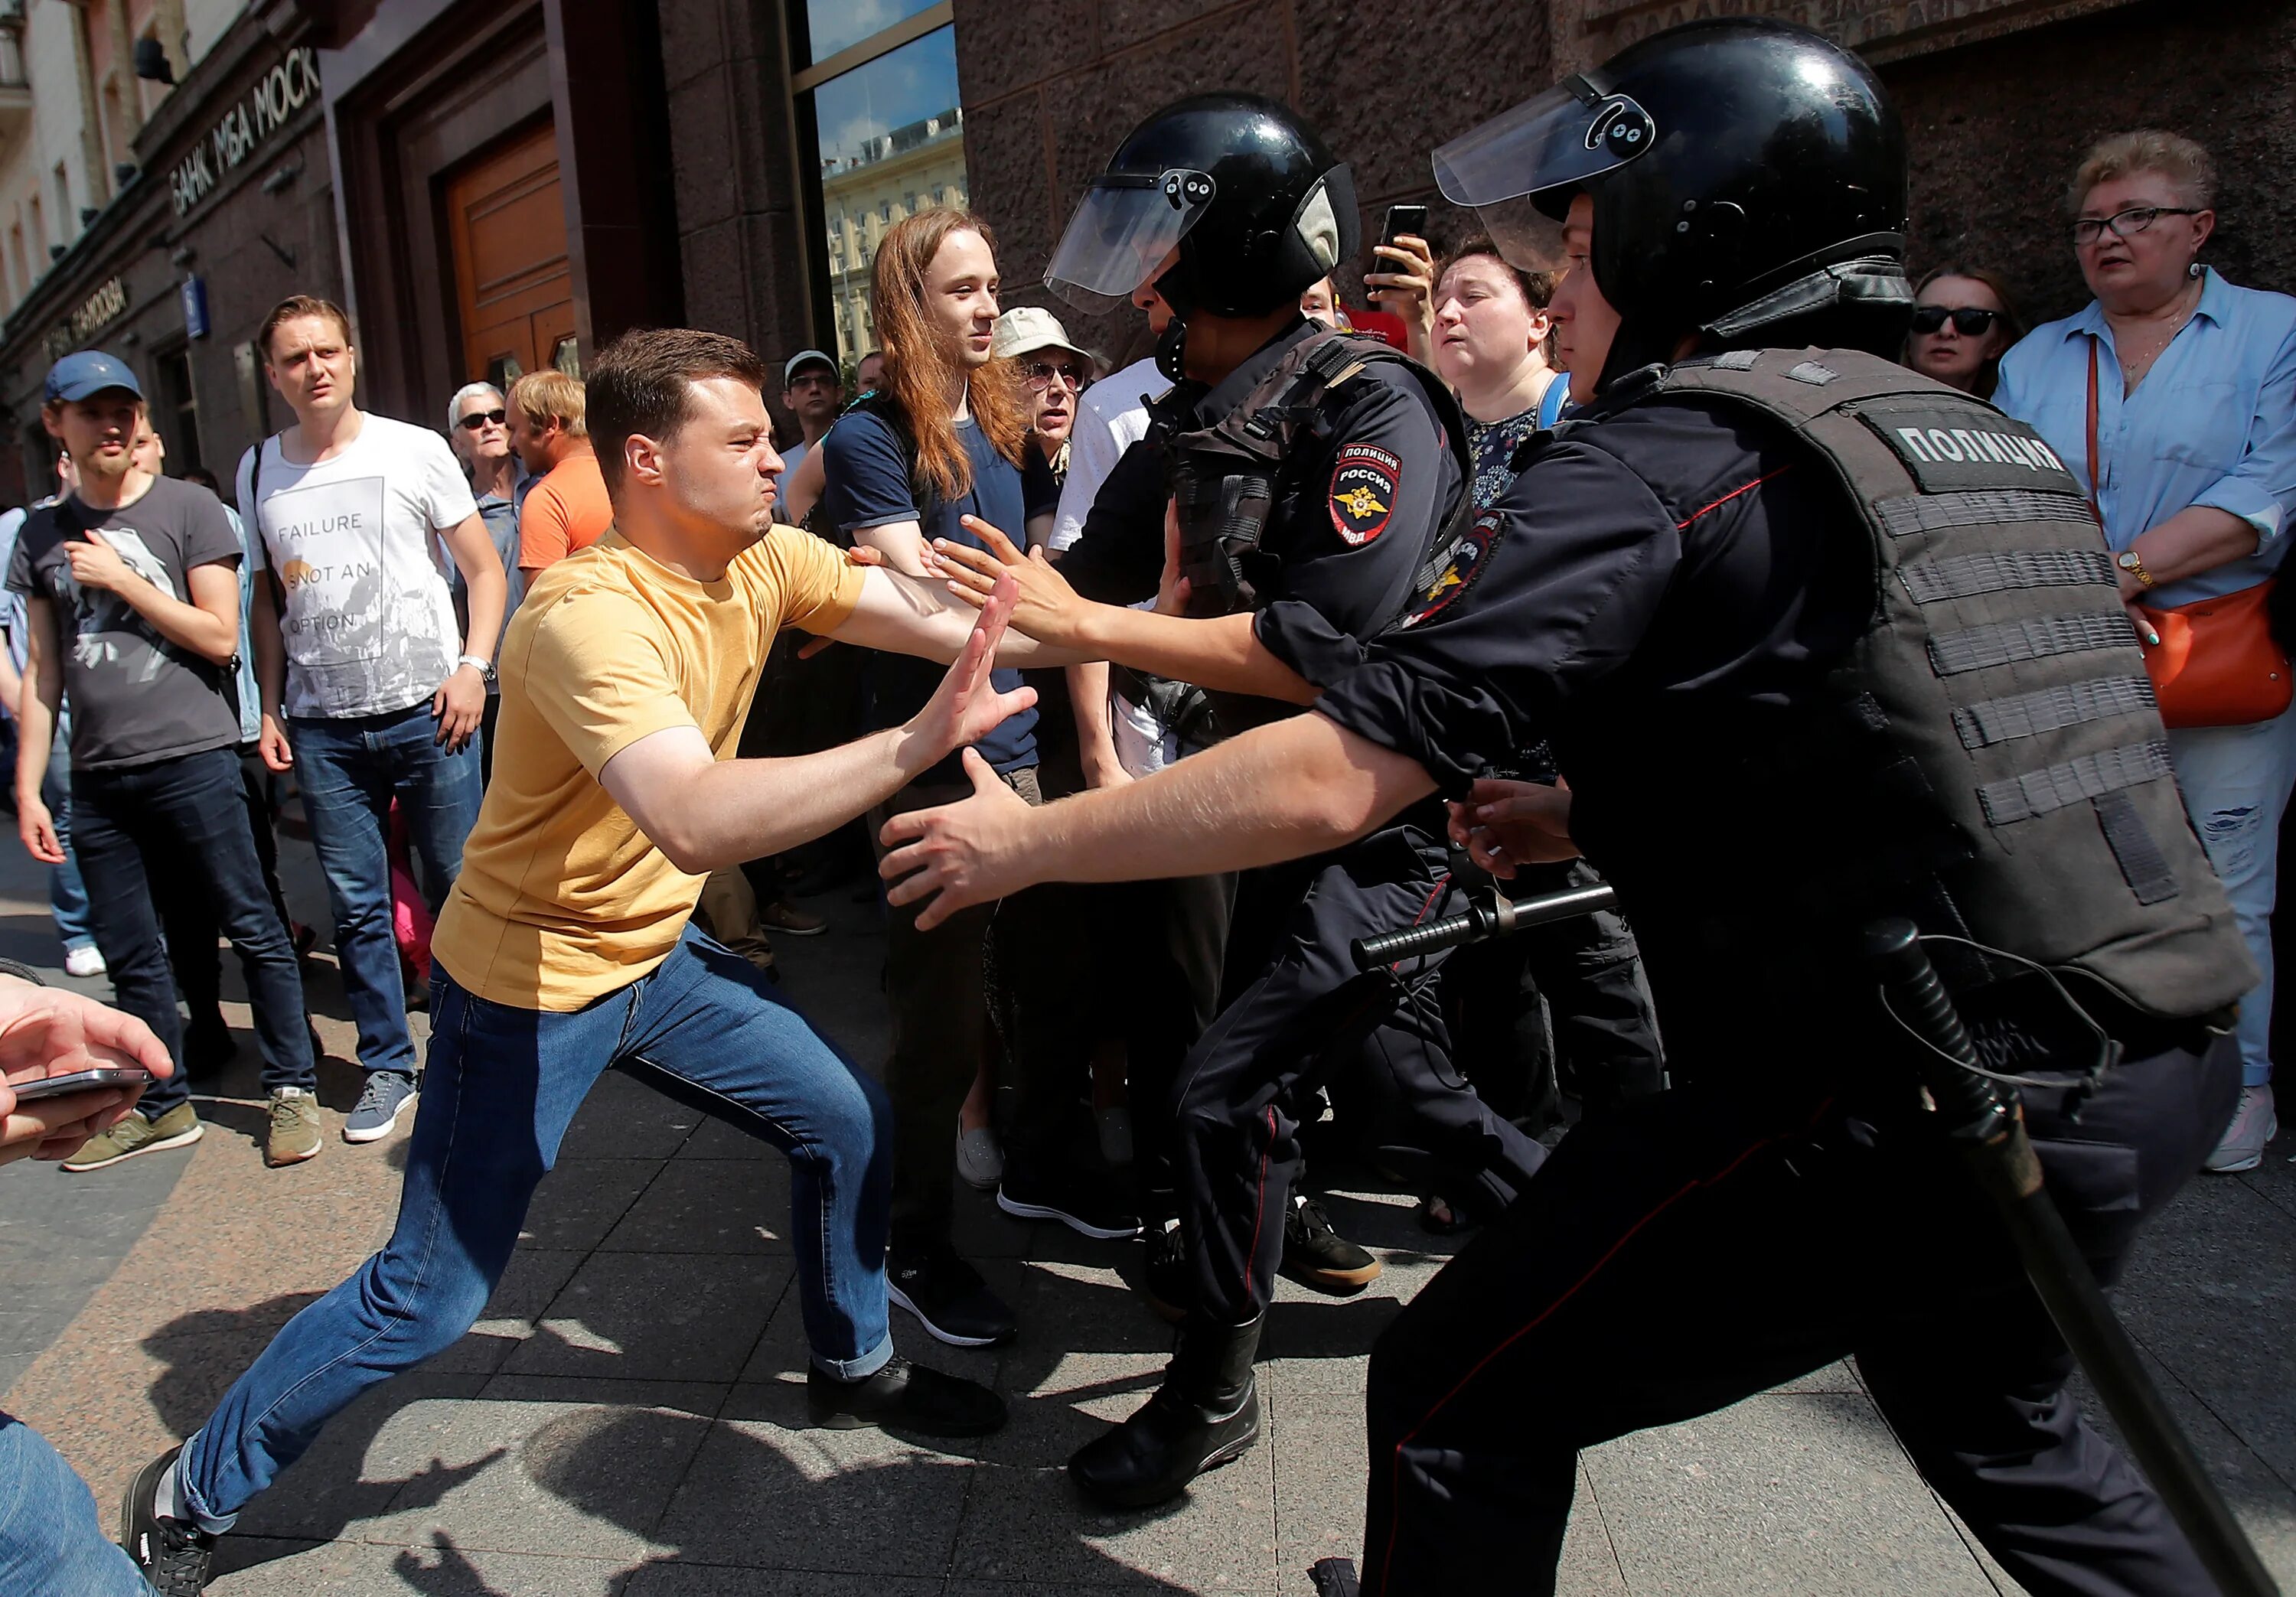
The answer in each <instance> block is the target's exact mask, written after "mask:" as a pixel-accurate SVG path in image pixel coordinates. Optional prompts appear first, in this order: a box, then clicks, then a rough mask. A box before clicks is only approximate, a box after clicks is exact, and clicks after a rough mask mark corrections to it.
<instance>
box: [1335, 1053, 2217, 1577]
mask: <svg viewBox="0 0 2296 1597" xmlns="http://www.w3.org/2000/svg"><path fill="white" fill-rule="evenodd" d="M1877 1043H1878V1039H1875V1038H1874V1037H1872V1036H1866V1037H1857V1038H1845V1040H1844V1044H1843V1046H1842V1048H1841V1058H1842V1059H1843V1060H1844V1061H1846V1062H1848V1061H1856V1062H1857V1063H1858V1066H1859V1068H1861V1069H1868V1070H1872V1071H1876V1072H1878V1071H1880V1070H1882V1069H1889V1068H1890V1066H1888V1065H1886V1064H1884V1063H1883V1062H1882V1055H1883V1050H1882V1047H1880V1046H1879V1045H1877ZM1866 1061H1871V1062H1870V1063H1868V1062H1866ZM2239 1081H2240V1071H2239V1060H2238V1056H2237V1051H2236V1050H2235V1049H2233V1048H2230V1047H2227V1046H2225V1045H2223V1044H2222V1043H2221V1042H2220V1043H2219V1044H2218V1046H2216V1047H2213V1048H2210V1050H2209V1051H2208V1052H2207V1053H2206V1055H2205V1056H2202V1055H2201V1054H2196V1053H2192V1052H2156V1053H2154V1054H2153V1056H2152V1057H2149V1058H2146V1059H2144V1060H2141V1061H2136V1062H2133V1063H2126V1064H2123V1065H2122V1066H2120V1068H2119V1069H2117V1070H2115V1071H2114V1072H2113V1073H2112V1074H2111V1075H2110V1076H2108V1077H2106V1080H2105V1083H2104V1085H2103V1087H2102V1089H2101V1090H2100V1091H2099V1092H2098V1093H2097V1094H2096V1095H2095V1097H2094V1098H2093V1099H2091V1101H2090V1102H2089V1103H2088V1105H2087V1108H2086V1109H2085V1110H2083V1111H2082V1113H2081V1115H2080V1118H2079V1123H2078V1124H2070V1123H2068V1121H2067V1118H2066V1116H2065V1113H2064V1102H2063V1095H2062V1093H2054V1092H2037V1091H2032V1090H2028V1092H2027V1093H2026V1095H2025V1097H2026V1115H2027V1118H2028V1122H2029V1124H2030V1126H2031V1129H2032V1132H2033V1135H2034V1142H2035V1145H2036V1147H2037V1148H2038V1150H2039V1151H2040V1155H2041V1163H2042V1165H2043V1167H2044V1168H2045V1169H2046V1173H2047V1181H2048V1185H2049V1189H2050V1191H2051V1192H2052V1194H2053V1195H2054V1199H2055V1201H2056V1204H2057V1207H2058V1208H2059V1209H2060V1210H2062V1212H2063V1214H2064V1216H2065V1220H2066V1222H2067V1224H2069V1225H2070V1227H2071V1230H2072V1233H2073V1235H2074V1237H2075V1238H2076V1239H2077V1240H2078V1241H2079V1243H2080V1245H2081V1248H2082V1251H2083V1252H2084V1253H2086V1254H2087V1256H2088V1257H2089V1258H2090V1260H2091V1262H2092V1263H2093V1264H2094V1265H2095V1267H2096V1269H2097V1272H2098V1274H2099V1276H2100V1278H2101V1279H2103V1280H2104V1281H2106V1282H2110V1281H2111V1280H2112V1278H2113V1276H2114V1275H2115V1274H2117V1272H2118V1270H2119V1267H2120V1263H2121V1261H2122V1260H2123V1259H2124V1258H2125V1257H2126V1256H2127V1254H2128V1248H2129V1245H2130V1243H2131V1241H2133V1240H2134V1238H2135V1235H2136V1230H2137V1228H2138V1226H2139V1225H2140V1224H2142V1223H2143V1221H2144V1219H2145V1218H2146V1217H2147V1216H2150V1215H2152V1214H2153V1213H2154V1212H2156V1211H2157V1210H2158V1209H2159V1208H2161V1205H2162V1204H2164V1203H2165V1202H2167V1200H2169V1196H2170V1195H2171V1194H2172V1193H2173V1192H2175V1191H2176V1190H2177V1187H2178V1186H2180V1185H2181V1184H2182V1183H2184V1181H2185V1178H2186V1177H2187V1176H2188V1175H2191V1174H2192V1173H2193V1172H2194V1171H2196V1170H2197V1169H2199V1167H2200V1165H2201V1161H2202V1159H2203V1158H2205V1157H2206V1156H2207V1153H2208V1151H2209V1150H2210V1147H2211V1146H2212V1145H2213V1144H2214V1142H2215V1139H2216V1136H2217V1134H2218V1131H2219V1130H2220V1129H2221V1128H2222V1127H2223V1126H2224V1125H2225V1124H2226V1122H2227V1121H2228V1120H2229V1118H2231V1113H2232V1109H2233V1104H2234V1101H2235V1096H2236V1094H2237V1092H2238V1089H2239ZM1845 1355H1848V1356H1852V1357H1854V1358H1855V1359H1856V1360H1857V1368H1858V1372H1859V1373H1860V1375H1861V1376H1862V1377H1863V1379H1864V1381H1865V1384H1866V1389H1867V1390H1868V1391H1869V1392H1870V1393H1871V1394H1872V1395H1873V1397H1874V1402H1875V1403H1876V1404H1877V1405H1879V1406H1880V1408H1881V1411H1882V1414H1883V1416H1884V1417H1885V1418H1886V1419H1887V1420H1888V1421H1889V1422H1890V1426H1891V1427H1892V1428H1893V1429H1895V1430H1896V1431H1897V1434H1898V1438H1899V1439H1900V1440H1901V1441H1902V1442H1903V1443H1904V1445H1905V1447H1906V1450H1907V1453H1908V1454H1910V1455H1911V1457H1912V1458H1913V1461H1914V1462H1915V1465H1916V1466H1917V1467H1918V1468H1919V1469H1920V1470H1921V1471H1922V1473H1923V1476H1924V1477H1926V1478H1927V1479H1928V1480H1929V1483H1930V1484H1931V1486H1934V1487H1935V1488H1936V1489H1937V1491H1938V1493H1939V1495H1940V1496H1942V1497H1943V1498H1944V1499H1945V1500H1946V1502H1948V1503H1950V1504H1952V1505H1953V1507H1954V1509H1955V1510H1956V1511H1958V1512H1959V1513H1960V1515H1961V1516H1962V1518H1963V1519H1965V1520H1966V1521H1967V1522H1968V1523H1969V1525H1970V1527H1972V1529H1973V1530H1974V1531H1975V1532H1976V1533H1977V1536H1978V1537H1979V1538H1980V1540H1981V1541H1982V1542H1983V1543H1984V1544H1985V1545H1986V1547H1987V1549H1988V1550H1989V1551H1990V1552H1992V1554H1993V1556H1994V1557H1995V1558H1997V1559H1998V1560H2000V1561H2001V1564H2002V1566H2003V1567H2004V1568H2006V1569H2007V1570H2008V1572H2009V1573H2010V1574H2011V1575H2012V1576H2013V1577H2015V1578H2016V1579H2017V1580H2018V1581H2019V1582H2021V1584H2022V1585H2023V1587H2024V1589H2025V1590H2027V1591H2028V1592H2030V1593H2034V1594H2035V1597H2055V1594H2058V1593H2081V1594H2083V1597H2105V1594H2107V1593H2111V1594H2113V1597H2122V1594H2135V1593H2142V1594H2143V1597H2171V1594H2172V1593H2173V1594H2177V1597H2184V1594H2187V1593H2200V1592H2207V1591H2210V1590H2213V1589H2214V1588H2213V1587H2212V1586H2211V1585H2210V1583H2209V1580H2208V1578H2207V1577H2206V1576H2205V1574H2203V1572H2202V1568H2201V1567H2200V1564H2199V1562H2198V1561H2197V1560H2195V1558H2194V1555H2193V1552H2192V1551H2191V1549H2190V1547H2189V1546H2188V1545H2187V1544H2186V1543H2185V1539H2184V1537H2183V1536H2182V1534H2181V1533H2180V1532H2179V1531H2178V1530H2177V1527H2176V1525H2175V1524H2174V1522H2173V1521H2171V1520H2170V1519H2169V1516H2168V1513H2167V1511H2166V1510H2164V1509H2163V1508H2162V1506H2161V1503H2160V1500H2159V1499H2158V1498H2157V1497H2155V1496H2154V1495H2153V1493H2152V1491H2151V1489H2150V1488H2149V1487H2148V1486H2145V1485H2144V1482H2143V1481H2142V1480H2141V1479H2140V1478H2138V1477H2137V1476H2136V1473H2135V1471H2134V1470H2132V1469H2131V1468H2130V1467H2129V1465H2128V1463H2127V1462H2125V1461H2124V1460H2123V1459H2122V1458H2121V1457H2120V1454H2118V1453H2117V1452H2115V1451H2114V1449H2113V1448H2112V1445H2110V1444H2108V1443H2107V1442H2106V1441H2105V1440H2104V1439H2103V1437H2101V1436H2100V1435H2098V1433H2097V1432H2096V1430H2095V1429H2093V1428H2092V1427H2091V1425H2090V1424H2089V1423H2088V1422H2087V1421H2085V1420H2084V1419H2083V1418H2082V1417H2081V1415H2080V1413H2079V1409H2078V1408H2077V1407H2076V1405H2074V1403H2073V1400H2072V1399H2071V1397H2070V1396H2068V1395H2067V1394H2066V1391H2065V1380H2066V1378H2067V1376H2068V1375H2069V1374H2070V1373H2071V1370H2072V1360H2071V1356H2070V1355H2068V1353H2067V1352H2066V1350H2065V1346H2064V1343H2063V1342H2062V1340H2061V1339H2059V1337H2058V1335H2057V1333H2056V1330H2055V1327H2054V1325H2053V1324H2052V1323H2050V1321H2049V1319H2048V1316H2047V1314H2046V1312H2045V1311H2044V1310H2043V1309H2042V1307H2041V1305H2040V1302H2039V1300H2038V1298H2036V1297H2035V1296H2034V1295H2033V1292H2032V1290H2031V1288H2030V1286H2029V1285H2027V1283H2026V1282H2025V1279H2024V1276H2023V1274H2022V1272H2021V1269H2020V1267H2019V1265H2018V1262H2017V1259H2016V1257H2015V1255H2014V1254H2013V1252H2012V1250H2011V1248H2010V1245H2009V1243H2008V1241H2007V1240H2006V1238H2005V1235H2004V1234H2003V1233H2002V1231H2001V1229H2000V1226H1999V1224H1998V1222H1997V1219H1996V1218H1995V1216H1994V1214H1993V1212H1992V1211H1991V1210H1990V1209H1989V1208H1987V1207H1986V1204H1985V1202H1984V1200H1982V1199H1981V1198H1980V1196H1979V1194H1978V1193H1977V1192H1976V1190H1975V1189H1974V1187H1973V1186H1972V1184H1971V1183H1970V1180H1969V1178H1968V1176H1967V1175H1965V1174H1964V1172H1963V1170H1962V1169H1961V1167H1959V1166H1958V1165H1957V1164H1956V1163H1955V1162H1954V1156H1953V1155H1952V1154H1951V1153H1950V1152H1949V1151H1948V1150H1947V1149H1945V1148H1944V1147H1943V1145H1942V1144H1941V1142H1939V1139H1938V1138H1937V1137H1936V1135H1935V1134H1934V1133H1933V1132H1932V1131H1931V1129H1930V1128H1929V1127H1927V1126H1923V1125H1921V1124H1919V1123H1918V1122H1917V1121H1916V1120H1915V1118H1913V1117H1910V1116H1906V1115H1903V1114H1902V1113H1893V1115H1892V1117H1891V1118H1889V1119H1888V1121H1887V1123H1886V1124H1885V1125H1882V1126H1877V1125H1876V1124H1875V1121H1874V1119H1872V1118H1866V1117H1864V1116H1861V1115H1859V1114H1856V1113H1852V1112H1850V1111H1849V1110H1846V1109H1844V1108H1843V1107H1841V1105H1840V1104H1838V1103H1835V1102H1826V1101H1824V1100H1822V1099H1820V1098H1819V1097H1818V1096H1817V1095H1816V1093H1815V1092H1812V1093H1806V1094H1800V1095H1793V1094H1789V1095H1787V1096H1786V1097H1785V1098H1784V1100H1783V1101H1780V1102H1772V1103H1769V1104H1767V1105H1758V1104H1751V1103H1749V1102H1746V1101H1744V1099H1743V1098H1742V1097H1733V1096H1730V1095H1726V1094H1722V1093H1712V1092H1702V1091H1701V1090H1699V1089H1697V1088H1695V1087H1693V1088H1688V1089H1683V1090H1677V1091H1675V1092H1671V1093H1664V1094H1661V1096H1659V1097H1657V1098H1653V1099H1648V1100H1644V1101H1643V1102H1636V1103H1633V1104H1628V1105H1626V1106H1623V1107H1621V1108H1620V1109H1618V1110H1614V1111H1611V1112H1610V1113H1608V1114H1603V1115H1597V1116H1594V1117H1591V1118H1588V1119H1587V1120H1586V1121H1583V1122H1581V1123H1580V1124H1579V1126H1577V1127H1576V1128H1574V1129H1573V1130H1572V1131H1571V1132H1570V1134H1569V1135H1568V1136H1566V1137H1565V1138H1564V1139H1563V1140H1562V1144H1561V1145H1560V1146H1559V1147H1558V1148H1557V1149H1556V1150H1555V1152H1554V1157H1553V1158H1552V1159H1549V1160H1548V1161H1547V1163H1546V1168H1545V1169H1544V1170H1542V1171H1541V1172H1540V1173H1539V1175H1538V1180H1537V1181H1535V1182H1533V1183H1530V1186H1529V1190H1528V1191H1527V1192H1525V1193H1524V1195H1523V1197H1522V1200H1521V1202H1519V1203H1517V1204H1516V1205H1515V1206H1514V1208H1513V1209H1511V1210H1510V1211H1509V1212H1508V1213H1507V1214H1506V1215H1505V1216H1504V1217H1503V1218H1502V1219H1501V1220H1500V1221H1499V1222H1498V1223H1497V1224H1494V1225H1491V1226H1489V1227H1488V1228H1486V1229H1485V1230H1484V1231H1483V1232H1482V1233H1480V1235H1478V1236H1477V1237H1476V1238H1475V1240H1474V1241H1473V1242H1472V1243H1471V1244H1470V1245H1469V1246H1468V1247H1467V1249H1465V1250H1464V1251H1463V1252H1462V1253H1461V1254H1460V1255H1459V1257H1457V1258H1456V1259H1454V1260H1453V1261H1452V1262H1451V1264H1450V1265H1447V1266H1446V1267H1445V1269H1444V1270H1443V1272H1442V1273H1441V1274H1439V1275H1438V1276H1436V1278H1435V1279H1434V1280H1433V1281H1432V1282H1430V1283H1429V1284H1428V1286H1427V1287H1426V1289H1425V1290H1423V1291H1422V1292H1421V1293H1420V1294H1419V1296H1418V1298H1416V1300H1415V1301H1414V1302H1413V1303H1412V1305H1411V1306H1410V1307H1409V1308H1408V1309H1407V1310H1406V1311H1405V1313H1404V1314H1402V1315H1401V1316H1400V1317H1399V1318H1398V1320H1397V1321H1396V1322H1395V1323H1394V1324H1393V1325H1392V1326H1390V1328H1389V1329H1388V1331H1386V1332H1385V1334H1383V1335H1382V1337H1381V1338H1380V1339H1379V1342H1378V1344H1377V1346H1376V1347H1374V1349H1373V1353H1372V1360H1371V1377H1370V1387H1369V1393H1368V1398H1367V1403H1368V1408H1369V1415H1368V1419H1369V1430H1370V1443H1371V1477H1370V1482H1369V1494H1368V1500H1367V1511H1366V1516H1365V1532H1364V1566H1365V1567H1364V1583H1363V1590H1364V1592H1365V1597H1370V1594H1372V1593H1379V1594H1380V1597H1406V1594H1408V1597H1419V1594H1422V1593H1442V1594H1443V1597H1457V1593H1464V1592H1497V1591H1506V1592H1511V1593H1551V1592H1553V1591H1554V1589H1555V1586H1554V1582H1555V1567H1556V1562H1557V1560H1558V1559H1559V1558H1560V1556H1561V1553H1562V1540H1563V1528H1564V1522H1565V1519H1567V1517H1568V1516H1569V1513H1570V1503H1571V1496H1572V1492H1573V1489H1574V1487H1575V1486H1576V1485H1577V1483H1578V1475H1579V1449H1581V1448H1584V1447H1591V1446H1593V1445H1595V1444H1597V1443H1600V1442H1604V1441H1608V1440H1610V1439H1611V1438H1612V1437H1620V1436H1623V1435H1625V1434H1626V1433H1628V1432H1629V1431H1634V1430H1640V1429H1644V1428H1646V1427H1650V1426H1654V1425H1668V1424H1673V1423H1677V1422H1679V1421H1685V1420H1690V1419H1693V1418H1695V1417H1696V1416H1698V1415H1701V1414H1705V1413H1711V1412H1712V1411H1714V1410H1716V1409H1718V1408H1721V1407H1723V1406H1725V1405H1728V1404H1731V1403H1734V1402H1736V1401H1737V1400H1738V1399H1740V1398H1742V1397H1744V1396H1749V1395H1750V1394H1752V1393H1756V1392H1759V1391H1762V1390H1765V1389H1766V1388H1770V1387H1774V1386H1776V1385H1778V1384H1779V1383H1780V1382H1783V1381H1785V1380H1791V1379H1792V1378H1794V1377H1796V1376H1800V1375H1804V1374H1807V1373H1808V1372H1811V1371H1814V1370H1817V1369H1820V1368H1823V1367H1824V1366H1825V1365H1826V1364H1830V1363H1832V1362H1833V1361H1834V1360H1837V1359H1840V1358H1841V1357H1843V1356H1845ZM1683 1484H1684V1487H1685V1490H1686V1491H1687V1490H1692V1489H1694V1488H1692V1487H1691V1486H1689V1485H1688V1483H1687V1482H1685V1483H1683ZM1779 1534H1781V1535H1785V1534H1791V1527H1780V1530H1779Z"/></svg>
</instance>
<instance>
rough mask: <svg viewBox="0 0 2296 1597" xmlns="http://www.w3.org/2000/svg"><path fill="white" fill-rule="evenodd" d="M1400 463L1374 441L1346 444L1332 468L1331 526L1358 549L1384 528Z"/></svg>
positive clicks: (1400, 473) (1398, 481) (1400, 479)
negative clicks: (1370, 442)
mask: <svg viewBox="0 0 2296 1597" xmlns="http://www.w3.org/2000/svg"><path fill="white" fill-rule="evenodd" d="M1402 486H1403V463H1402V462H1401V461H1399V460H1398V459H1396V457H1395V456H1394V455H1390V454H1389V453H1388V452H1387V451H1386V450H1384V449H1382V448H1381V447H1380V446H1378V445H1376V444H1349V445H1347V446H1344V447H1343V448H1341V451H1340V456H1339V460H1338V462H1337V463H1336V464H1334V465H1333V468H1332V530H1333V531H1334V532H1336V533H1338V534H1339V535H1340V540H1341V542H1342V543H1344V544H1346V545H1347V546H1348V547H1349V548H1350V549H1360V548H1362V547H1363V546H1364V545H1365V544H1368V543H1370V542H1371V541H1372V539H1374V538H1375V537H1377V536H1379V535H1380V534H1381V533H1382V532H1384V531H1385V530H1386V529H1387V519H1388V518H1389V517H1390V516H1391V515H1393V514H1394V513H1395V495H1396V490H1397V489H1398V488H1399V487H1402Z"/></svg>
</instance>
